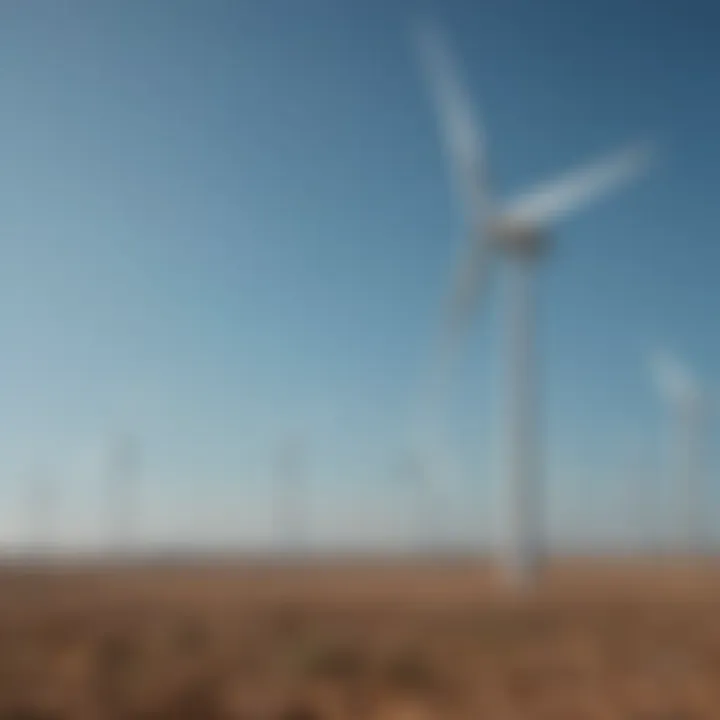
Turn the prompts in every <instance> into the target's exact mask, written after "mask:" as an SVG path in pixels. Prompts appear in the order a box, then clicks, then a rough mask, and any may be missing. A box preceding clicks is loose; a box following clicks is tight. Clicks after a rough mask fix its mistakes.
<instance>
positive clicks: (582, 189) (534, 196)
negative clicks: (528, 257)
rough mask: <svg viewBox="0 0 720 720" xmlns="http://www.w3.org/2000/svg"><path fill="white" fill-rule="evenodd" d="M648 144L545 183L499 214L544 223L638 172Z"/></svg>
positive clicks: (522, 221)
mask: <svg viewBox="0 0 720 720" xmlns="http://www.w3.org/2000/svg"><path fill="white" fill-rule="evenodd" d="M650 157H651V148H650V146H649V145H647V144H641V145H634V146H632V147H629V148H625V149H623V150H621V151H619V152H617V153H615V154H613V155H611V156H610V157H608V158H606V159H605V160H602V161H599V162H596V163H594V164H592V165H589V166H586V167H584V168H582V169H580V170H575V171H571V172H568V173H565V174H564V175H562V176H560V177H559V178H558V179H557V180H554V181H550V182H547V183H544V184H543V185H541V186H540V187H538V188H536V189H535V190H532V191H530V192H529V193H527V194H524V195H522V196H521V197H519V198H518V199H517V200H515V201H514V202H511V203H510V204H509V205H508V206H506V207H505V208H504V209H503V211H502V213H501V215H502V217H503V218H504V219H506V220H507V221H509V222H511V223H517V224H521V225H531V226H543V225H546V224H547V223H549V222H552V221H554V220H557V219H560V218H562V217H563V216H565V215H567V214H569V213H571V212H573V211H575V210H577V209H580V208H581V207H582V206H583V205H585V204H586V203H588V202H590V201H591V200H594V199H595V198H596V197H599V196H601V195H603V194H605V193H607V192H609V191H610V190H612V189H614V188H615V187H617V186H620V185H621V184H622V183H624V182H627V181H629V180H631V179H632V178H633V177H635V176H636V175H638V174H639V173H640V171H641V170H643V169H644V167H645V166H646V165H647V164H648V161H649V160H650Z"/></svg>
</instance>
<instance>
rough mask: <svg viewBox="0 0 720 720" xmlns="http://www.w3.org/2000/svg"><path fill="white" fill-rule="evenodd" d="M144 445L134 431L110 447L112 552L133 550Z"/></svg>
mask: <svg viewBox="0 0 720 720" xmlns="http://www.w3.org/2000/svg"><path fill="white" fill-rule="evenodd" d="M140 463H141V457H140V447H139V443H138V441H137V440H136V439H135V438H134V437H132V436H130V435H126V434H123V435H120V436H118V437H116V438H115V439H114V440H113V442H112V444H111V447H110V450H109V458H108V468H107V472H108V476H107V495H106V500H107V518H106V522H107V532H108V540H109V550H110V551H111V552H113V551H117V552H120V554H122V553H123V552H128V551H131V550H132V549H133V547H134V544H135V540H136V539H137V538H136V536H135V533H136V530H137V527H136V521H137V517H136V515H137V509H138V508H137V502H138V490H139V485H138V481H139V472H140Z"/></svg>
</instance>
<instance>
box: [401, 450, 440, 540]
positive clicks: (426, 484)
mask: <svg viewBox="0 0 720 720" xmlns="http://www.w3.org/2000/svg"><path fill="white" fill-rule="evenodd" d="M395 477H396V481H397V483H398V484H399V486H400V487H401V488H402V489H403V490H404V491H405V492H404V493H403V499H404V500H405V507H406V508H407V509H408V510H409V512H408V513H407V516H406V517H407V520H408V524H409V527H408V530H409V533H410V545H411V547H412V548H414V550H415V551H418V552H430V551H431V550H432V549H433V546H434V544H435V542H436V541H437V540H438V538H437V537H436V536H437V529H438V528H437V521H438V513H437V510H438V508H437V504H436V492H435V491H436V490H437V483H436V482H434V481H433V478H434V474H433V472H432V470H431V468H430V467H428V463H427V461H423V460H422V459H421V458H420V456H419V455H418V453H406V454H404V455H403V456H402V457H401V458H400V459H399V461H398V463H397V465H396V466H395Z"/></svg>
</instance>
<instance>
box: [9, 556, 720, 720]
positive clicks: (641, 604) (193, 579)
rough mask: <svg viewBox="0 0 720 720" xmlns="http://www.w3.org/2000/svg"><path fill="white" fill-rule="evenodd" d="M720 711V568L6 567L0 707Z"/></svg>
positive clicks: (202, 712)
mask: <svg viewBox="0 0 720 720" xmlns="http://www.w3.org/2000/svg"><path fill="white" fill-rule="evenodd" d="M72 718H78V719H80V718H88V719H89V718H97V719H98V720H100V719H101V718H118V719H119V718H128V719H129V718H147V719H148V720H149V719H150V718H156V719H158V720H171V719H173V720H190V719H193V720H195V719H197V720H200V719H202V718H207V719H208V720H213V719H220V718H228V720H230V719H232V718H238V719H243V720H333V719H337V720H342V719H344V718H354V719H357V720H360V719H367V720H375V719H381V720H430V719H433V718H436V719H438V720H440V719H441V718H442V719H446V720H454V719H455V718H466V719H467V720H483V719H488V720H495V719H496V720H510V719H514V718H517V719H518V720H520V719H523V720H526V719H534V718H543V719H544V720H583V719H584V718H588V719H593V720H601V719H603V720H609V719H610V718H619V719H623V720H624V719H627V720H653V719H654V720H690V719H699V718H708V719H715V720H717V719H718V718H720V573H718V572H717V571H716V570H715V569H714V568H713V567H712V566H711V564H710V563H709V562H705V563H704V564H700V563H699V562H696V563H685V564H682V563H679V562H675V563H672V564H670V563H668V562H666V563H665V564H664V565H663V566H661V565H659V564H656V565H654V566H651V565H649V564H647V563H645V564H643V563H640V562H639V561H635V562H631V561H623V562H620V561H615V562H611V561H605V562H600V561H595V562H590V561H586V562H582V563H581V562H579V561H574V562H572V563H571V562H566V563H564V564H558V565H557V566H556V567H553V568H552V569H551V570H550V571H549V573H548V576H547V579H546V580H545V581H544V582H543V585H542V587H540V588H539V589H538V590H537V591H536V592H535V593H533V596H532V597H518V596H513V595H512V594H510V593H509V592H508V591H507V590H504V589H503V587H502V584H501V583H499V582H498V581H497V578H495V577H494V575H493V572H492V570H490V569H488V568H487V567H483V566H482V565H480V564H473V563H469V562H457V563H447V562H445V563H429V562H428V563H423V564H420V563H416V564H412V563H409V562H404V563H401V562H399V561H394V562H390V561H388V562H386V563H380V562H372V563H371V562H366V563H360V562H355V563H348V562H346V563H339V562H336V563H332V562H326V563H323V564H315V565H312V566H281V565H279V564H275V565H273V564H270V563H268V564H261V563H255V564H253V563H244V564H241V563H236V564H230V563H225V564H220V563H215V564H213V565H211V564H209V563H208V564H205V565H201V564H194V565H186V566H180V565H177V566H170V565H167V566H160V565H157V566H150V565H147V566H143V567H134V568H131V567H114V568H111V567H105V568H99V567H88V566H86V567H80V566H75V567H70V566H65V567H60V566H54V567H52V568H50V569H45V570H41V569H39V568H35V569H29V568H27V567H25V568H20V567H14V568H12V567H8V568H5V569H3V570H2V571H0V720H63V719H68V720H69V719H72Z"/></svg>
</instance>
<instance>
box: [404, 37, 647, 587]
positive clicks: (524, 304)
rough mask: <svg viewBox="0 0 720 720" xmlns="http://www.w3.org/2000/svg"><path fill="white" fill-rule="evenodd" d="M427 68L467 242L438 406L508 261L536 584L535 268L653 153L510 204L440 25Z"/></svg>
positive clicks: (521, 544) (515, 392) (516, 463)
mask: <svg viewBox="0 0 720 720" xmlns="http://www.w3.org/2000/svg"><path fill="white" fill-rule="evenodd" d="M418 40H419V44H420V50H421V60H422V63H423V66H424V70H425V72H426V75H427V79H428V81H429V86H430V90H431V93H432V95H433V99H434V102H435V105H436V109H437V112H438V117H439V121H440V126H441V131H442V136H443V140H444V144H445V149H446V152H447V154H448V156H449V161H450V165H451V168H452V172H453V180H454V184H455V186H456V188H455V189H456V191H457V192H458V194H459V195H460V199H461V205H462V208H463V211H464V215H465V222H466V225H467V231H468V234H469V235H470V237H469V242H467V243H466V244H465V255H464V257H463V258H462V259H461V262H460V263H459V266H458V272H457V276H456V277H455V282H454V284H453V286H452V288H451V294H450V297H449V302H448V306H447V308H446V312H447V315H446V317H445V320H444V326H443V335H444V337H443V338H442V342H441V344H440V346H439V349H440V357H439V365H438V368H437V372H438V375H437V376H436V378H435V383H436V385H435V388H434V391H435V392H436V393H438V395H436V397H435V402H441V401H443V400H444V397H443V396H444V394H445V392H446V385H447V383H448V382H449V379H450V371H451V362H452V361H453V359H454V356H455V355H456V353H457V351H458V345H459V341H460V340H461V339H462V336H463V334H464V332H465V331H466V330H467V326H468V323H469V320H470V316H471V314H472V311H473V310H474V305H475V303H476V301H477V300H478V298H479V296H480V295H481V289H482V287H483V285H484V280H485V278H486V276H487V270H488V264H489V262H490V261H491V260H492V259H493V258H494V257H495V256H499V255H502V256H504V258H505V259H506V260H508V261H510V262H509V263H508V265H509V270H510V277H509V283H510V284H509V288H508V289H509V298H508V300H509V315H508V317H507V322H508V325H509V331H508V336H509V337H508V340H509V343H510V346H509V357H508V362H509V382H510V385H509V395H510V397H509V401H510V403H509V412H510V417H509V421H510V422H509V427H508V438H507V439H508V448H507V450H508V453H509V456H508V458H507V460H508V463H509V466H508V468H507V473H508V476H507V483H508V485H507V488H506V489H507V490H508V491H509V493H510V496H511V497H510V508H511V529H510V532H511V542H510V548H509V552H508V557H507V564H508V569H509V571H510V574H511V579H512V580H514V581H517V582H520V583H525V582H528V581H531V580H532V579H533V578H534V576H535V574H536V570H537V568H538V560H539V547H538V544H539V540H540V538H539V531H540V522H539V517H538V513H539V497H538V479H539V478H538V471H539V468H538V459H537V456H536V430H537V419H536V416H535V411H536V408H535V383H534V377H533V374H534V369H535V363H534V357H533V350H534V314H535V313H534V310H535V301H534V297H533V290H534V287H533V285H534V280H535V270H536V264H537V261H538V260H539V259H540V258H541V257H542V256H543V255H544V253H545V251H546V249H547V246H548V240H549V234H550V228H551V226H552V225H553V224H554V223H555V222H556V221H559V220H562V219H563V218H564V217H565V216H567V215H569V214H571V213H572V212H574V211H576V210H578V209H580V208H581V206H583V205H585V204H586V203H587V202H589V201H591V200H594V199H596V198H597V197H599V196H600V195H602V194H604V193H605V192H606V191H609V190H611V189H613V188H615V187H617V186H619V185H620V184H622V183H623V182H624V181H627V180H629V179H630V178H632V177H634V176H635V175H637V174H638V172H639V170H640V169H641V168H642V167H643V166H644V165H645V163H646V161H647V160H648V158H649V148H647V147H646V146H644V145H638V146H633V147H630V148H627V149H624V150H622V151H620V152H617V153H616V154H614V155H612V156H609V157H607V158H605V159H603V160H601V161H599V162H596V163H594V164H591V165H589V166H587V167H584V168H582V169H580V170H576V171H574V172H570V173H567V174H565V175H562V176H560V177H559V178H558V179H556V180H554V181H552V182H549V183H546V184H543V185H541V186H540V187H538V188H536V189H534V190H532V191H531V192H529V193H527V194H525V195H523V196H521V197H520V198H518V199H516V200H514V201H513V202H510V203H498V201H497V199H496V197H495V195H494V193H493V192H491V185H490V174H489V172H488V163H487V158H486V150H485V139H484V133H483V132H482V130H481V128H480V124H479V123H478V121H477V117H476V116H475V115H474V113H473V111H472V109H471V105H470V102H469V100H468V98H467V96H466V93H465V91H464V88H463V85H462V83H461V81H460V78H459V75H458V73H457V71H456V68H455V66H454V63H453V61H452V58H451V55H450V53H449V50H448V47H447V45H446V44H445V42H444V41H443V37H442V34H441V32H440V30H439V28H437V27H436V26H434V25H433V24H431V23H426V24H423V25H420V26H419V27H418Z"/></svg>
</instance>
